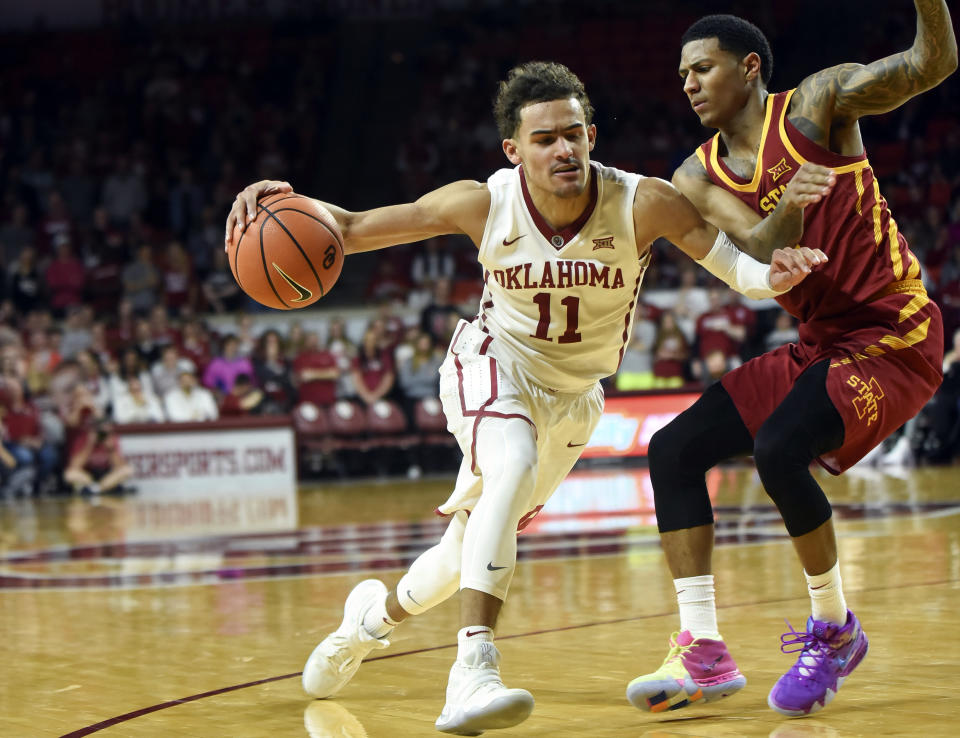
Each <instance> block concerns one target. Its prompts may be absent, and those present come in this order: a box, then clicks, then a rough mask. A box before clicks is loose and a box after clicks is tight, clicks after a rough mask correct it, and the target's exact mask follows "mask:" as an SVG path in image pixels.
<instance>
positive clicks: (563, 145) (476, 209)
mask: <svg viewBox="0 0 960 738" xmlns="http://www.w3.org/2000/svg"><path fill="white" fill-rule="evenodd" d="M592 113H593V110H592V108H591V106H590V102H589V99H588V98H587V95H586V93H585V91H584V88H583V85H582V83H581V82H580V80H579V79H577V77H576V76H575V75H574V74H572V73H571V72H570V70H568V69H567V68H566V67H564V66H562V65H560V64H554V63H545V62H532V63H528V64H525V65H522V66H520V67H517V68H515V69H514V70H512V71H511V72H510V74H509V77H508V79H507V80H506V81H505V82H502V83H501V85H500V90H499V94H498V98H497V101H496V105H495V114H496V117H497V122H498V125H499V128H500V132H501V134H502V136H503V151H504V153H505V154H506V156H507V159H509V160H510V162H511V163H512V164H513V165H514V167H513V168H511V169H502V170H500V171H498V172H496V173H495V174H494V175H493V176H491V177H490V178H489V180H487V182H486V183H480V182H472V181H461V182H455V183H453V184H450V185H447V186H445V187H441V188H440V189H438V190H435V191H434V192H431V193H429V194H427V195H424V196H423V197H421V198H420V199H419V200H417V201H416V202H414V203H410V204H406V205H394V206H389V207H383V208H376V209H374V210H369V211H366V212H358V213H355V212H348V211H346V210H343V209H342V208H338V207H336V206H334V205H330V204H326V203H324V206H325V207H326V208H328V209H329V210H330V212H332V213H333V215H334V217H335V218H336V220H337V222H338V224H339V226H340V228H341V230H342V232H343V237H344V247H345V251H346V253H348V254H350V253H357V252H361V251H370V250H373V249H380V248H385V247H387V246H393V245H396V244H402V243H409V242H412V241H419V240H423V239H428V238H432V237H433V236H439V235H443V234H465V235H467V236H469V237H470V238H471V239H472V240H473V242H474V243H475V244H476V245H477V248H478V249H479V253H478V259H479V261H480V264H481V265H482V266H483V269H484V283H485V286H484V292H483V298H482V300H481V304H480V310H479V314H478V316H477V317H476V318H475V319H474V320H473V321H470V322H467V321H461V322H460V324H459V326H458V327H457V329H456V332H455V335H454V337H453V339H452V341H451V344H450V347H449V350H448V352H447V357H446V360H445V361H444V363H443V366H442V367H441V369H440V395H441V400H442V402H443V408H444V412H445V414H446V416H447V421H448V427H449V429H450V430H451V431H452V432H453V433H454V434H455V435H456V437H457V440H458V441H459V444H460V448H461V449H462V450H463V453H464V459H463V464H462V466H461V467H460V473H459V475H458V477H457V482H456V485H455V488H454V490H453V493H452V494H451V496H450V498H449V499H448V500H447V501H446V502H445V503H444V504H443V505H441V506H440V508H439V509H440V511H441V512H443V513H445V514H447V515H449V516H450V524H449V527H448V528H447V530H446V532H445V533H444V535H443V537H442V538H441V540H440V542H439V543H438V544H437V545H436V546H434V547H433V548H431V549H429V550H428V551H426V552H425V553H423V554H422V555H421V556H420V557H419V558H418V559H417V560H416V561H415V562H414V563H413V565H412V566H411V567H410V569H409V571H407V573H406V574H404V575H403V577H402V578H401V579H400V581H399V583H398V584H397V586H396V587H395V588H394V589H393V590H391V591H389V592H388V591H387V588H386V587H385V586H384V584H383V583H381V582H380V581H377V580H372V579H371V580H367V581H364V582H361V583H360V584H358V585H357V586H356V587H355V588H354V590H353V591H352V592H351V593H350V595H349V597H347V601H346V604H345V606H344V620H343V623H342V624H341V626H340V627H339V628H338V629H337V630H336V631H335V632H334V633H332V634H331V635H329V636H328V637H327V638H326V639H325V640H324V641H323V642H321V643H320V645H318V646H317V647H316V649H315V650H314V651H313V653H312V654H311V655H310V658H309V660H308V661H307V664H306V666H305V667H304V672H303V686H304V689H305V690H306V691H307V692H308V693H309V694H311V695H312V696H314V697H319V698H324V697H330V696H332V695H333V694H335V693H336V692H337V691H339V690H340V689H341V688H342V687H343V686H344V685H345V684H346V683H347V682H348V681H349V680H350V679H351V677H353V675H354V674H355V673H356V671H357V669H358V668H359V666H360V662H361V660H362V659H363V658H364V657H365V656H366V655H367V654H368V653H370V651H371V650H372V649H374V648H384V647H386V646H387V645H389V643H388V641H387V637H388V636H389V635H390V632H391V631H392V630H393V628H394V627H395V626H396V625H397V624H398V623H400V622H401V621H402V620H404V619H406V618H407V617H409V616H410V615H418V614H420V613H423V612H425V611H426V610H429V609H430V608H431V607H434V606H435V605H437V604H439V603H440V602H442V601H444V600H446V599H447V598H448V597H450V596H451V595H452V594H454V593H455V592H457V590H459V591H460V610H461V625H462V628H461V630H460V632H459V634H458V637H457V640H458V645H459V650H458V652H457V659H456V662H455V663H454V664H453V667H452V668H451V670H450V676H449V681H448V686H447V694H446V705H445V706H444V708H443V710H442V712H441V714H440V717H439V718H438V719H437V721H436V727H437V729H438V730H440V731H443V732H446V733H455V734H459V735H478V734H479V733H480V732H481V731H483V730H488V729H493V728H505V727H509V726H512V725H516V724H517V723H519V722H521V721H523V720H525V719H526V718H527V717H528V716H529V715H530V713H531V711H532V710H533V697H532V696H531V695H530V693H529V692H527V691H526V690H523V689H508V688H507V687H505V686H504V684H503V682H502V681H501V679H500V671H499V663H500V653H499V652H498V650H497V649H496V647H495V646H494V642H493V628H494V625H495V624H496V621H497V615H498V614H499V612H500V607H501V605H502V604H503V601H504V599H505V597H506V595H507V590H508V588H509V586H510V581H511V579H512V578H513V572H514V567H515V564H516V555H517V541H516V536H517V531H518V530H520V529H522V528H523V527H524V526H525V525H526V524H527V523H529V521H530V520H531V519H532V518H533V516H534V515H536V514H537V512H538V511H539V510H540V508H541V507H542V506H543V505H544V503H546V501H547V500H548V499H549V497H550V495H551V494H552V493H553V491H554V490H555V489H556V488H557V486H558V485H559V484H560V482H561V481H562V480H563V478H564V477H565V476H566V475H567V472H569V471H570V469H571V468H572V467H573V465H574V463H575V462H576V460H577V458H578V457H579V456H580V452H581V451H582V450H583V447H584V446H585V444H586V443H587V441H588V440H589V438H590V434H591V433H592V432H593V429H594V426H595V425H596V423H597V421H598V420H599V418H600V415H601V413H602V410H603V391H602V389H601V387H600V383H599V380H600V379H602V378H603V377H606V376H609V375H611V374H613V373H614V372H615V371H616V370H617V366H618V364H619V362H620V358H621V357H622V355H623V350H624V348H625V347H626V342H627V338H628V336H630V334H631V329H632V322H633V315H634V307H635V305H636V301H637V295H638V292H639V290H640V282H641V280H642V278H643V273H644V270H645V269H646V267H647V265H648V263H649V261H650V245H651V243H652V242H653V241H654V240H655V239H656V238H659V237H661V236H662V237H665V238H667V239H669V240H670V241H672V242H673V243H675V244H676V245H677V246H679V247H680V248H681V249H682V250H683V251H684V252H686V253H687V254H689V255H690V256H691V257H693V258H694V259H696V260H698V262H699V263H700V264H702V265H703V266H704V267H706V268H707V269H709V270H710V271H711V272H713V273H714V274H716V275H717V276H718V277H720V278H721V279H723V280H724V281H725V282H727V283H728V284H730V285H731V286H732V287H734V288H735V289H737V290H739V291H740V292H742V293H743V294H745V295H747V296H751V297H758V298H759V297H766V296H772V295H774V294H778V293H779V292H782V291H785V290H788V289H789V288H790V287H792V286H793V285H794V284H797V283H798V282H800V281H801V280H802V279H803V278H804V277H805V276H806V275H807V274H808V273H809V272H810V270H811V269H812V268H814V267H815V266H816V265H817V264H819V263H822V262H825V261H826V257H825V256H824V255H823V253H822V252H820V251H818V250H810V249H806V248H797V249H789V250H778V251H776V252H775V255H774V258H773V260H772V263H771V264H770V265H769V266H768V265H764V264H760V263H759V262H755V261H753V260H752V259H750V258H749V257H747V256H746V255H745V254H743V253H741V252H740V251H739V250H737V249H736V247H735V246H734V245H733V243H732V242H731V239H730V238H728V237H727V235H726V234H724V233H720V232H718V231H717V229H716V228H714V227H713V226H712V225H710V224H709V223H707V222H705V221H704V220H703V219H702V218H701V217H700V215H699V213H698V212H697V210H696V209H695V208H694V207H693V206H692V205H691V204H690V202H689V201H688V200H687V199H686V198H684V197H683V196H682V195H681V194H680V193H679V192H678V191H677V190H676V189H674V187H673V186H672V185H671V184H670V183H668V182H665V181H662V180H659V179H653V178H645V177H641V176H639V175H636V174H629V173H627V172H622V171H619V170H617V169H611V168H608V167H603V166H600V165H598V164H596V163H591V161H590V151H591V150H592V149H593V146H594V142H595V140H596V128H595V126H594V125H592V124H591V116H592ZM798 176H800V175H798ZM795 181H796V180H795ZM791 187H793V185H791ZM828 189H829V188H828V187H823V186H819V185H816V186H815V185H812V184H811V185H805V184H804V178H803V177H801V178H800V181H799V182H798V183H797V186H796V187H795V188H794V190H793V192H792V193H789V194H787V193H785V195H784V197H785V198H786V199H787V200H789V199H791V198H792V199H794V200H795V201H796V202H800V203H805V202H813V201H816V200H818V199H819V198H820V197H822V196H823V195H825V194H826V192H827V190H828ZM288 191H290V186H289V185H288V184H287V183H285V182H269V181H264V182H259V183H256V184H254V185H250V186H249V187H247V188H246V189H245V190H244V191H243V192H241V193H240V195H238V197H237V200H236V202H235V204H234V207H233V209H232V210H231V213H230V216H229V218H228V220H227V234H231V233H232V232H233V228H234V225H235V224H236V223H241V224H247V223H249V222H250V221H251V220H252V218H253V214H254V213H255V211H256V202H257V199H258V198H259V197H262V196H265V195H268V194H273V193H276V192H288ZM731 197H732V196H731ZM790 218H794V219H795V220H794V221H791V220H790ZM757 220H758V221H759V216H758V217H757ZM798 225H799V226H801V227H802V223H801V221H800V217H799V216H796V215H795V216H789V217H787V218H784V219H782V220H781V219H778V218H777V217H776V214H774V216H771V217H769V218H767V220H766V221H764V222H762V223H753V224H745V225H744V228H743V231H742V232H740V233H735V234H731V235H732V236H733V237H734V238H736V239H738V240H739V239H742V241H741V242H743V241H749V240H750V239H759V240H760V241H762V242H765V243H771V244H782V245H786V242H787V239H788V238H789V236H787V235H785V234H788V233H792V234H793V238H799V229H798ZM228 238H229V236H228Z"/></svg>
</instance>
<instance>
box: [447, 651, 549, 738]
mask: <svg viewBox="0 0 960 738" xmlns="http://www.w3.org/2000/svg"><path fill="white" fill-rule="evenodd" d="M531 712H533V695H532V694H530V693H529V692H528V691H527V690H525V689H507V688H506V687H505V686H504V684H503V682H502V681H501V680H500V652H499V651H497V647H496V646H494V645H493V644H492V643H478V644H476V646H475V647H474V648H472V649H471V650H470V651H468V652H467V655H466V657H465V658H464V661H459V660H458V661H456V662H455V663H454V665H453V666H452V667H451V669H450V681H449V682H447V704H445V705H444V706H443V712H441V713H440V717H438V718H437V722H436V726H437V730H439V731H440V732H441V733H453V734H455V735H480V734H481V733H482V732H483V731H484V730H493V729H496V728H509V727H511V726H513V725H517V724H519V723H522V722H523V721H524V720H526V719H527V718H528V717H530V713H531Z"/></svg>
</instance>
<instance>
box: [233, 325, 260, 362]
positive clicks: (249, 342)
mask: <svg viewBox="0 0 960 738" xmlns="http://www.w3.org/2000/svg"><path fill="white" fill-rule="evenodd" d="M236 335H237V353H238V354H240V356H249V357H250V358H253V354H254V352H255V351H256V350H257V337H256V335H255V334H254V327H253V318H251V317H250V316H249V315H241V316H240V319H239V320H238V321H237V334H236Z"/></svg>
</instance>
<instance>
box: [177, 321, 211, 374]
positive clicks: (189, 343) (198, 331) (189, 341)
mask: <svg viewBox="0 0 960 738" xmlns="http://www.w3.org/2000/svg"><path fill="white" fill-rule="evenodd" d="M180 355H181V356H184V357H186V358H188V359H190V361H192V362H193V364H194V366H196V367H197V375H198V376H199V375H200V374H201V373H202V372H204V371H206V368H207V364H209V363H210V359H211V355H210V339H209V337H208V336H207V332H206V329H205V328H204V326H203V323H201V322H200V321H199V320H190V321H187V322H186V323H184V324H183V332H182V333H181V336H180Z"/></svg>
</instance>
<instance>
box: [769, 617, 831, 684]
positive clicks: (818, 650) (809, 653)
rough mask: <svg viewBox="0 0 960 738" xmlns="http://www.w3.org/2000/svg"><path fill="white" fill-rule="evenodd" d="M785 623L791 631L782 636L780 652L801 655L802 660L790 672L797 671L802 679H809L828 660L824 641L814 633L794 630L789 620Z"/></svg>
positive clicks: (799, 659) (798, 660)
mask: <svg viewBox="0 0 960 738" xmlns="http://www.w3.org/2000/svg"><path fill="white" fill-rule="evenodd" d="M784 622H785V623H786V624H787V627H788V628H789V629H790V630H788V631H787V632H786V633H784V634H783V635H781V636H780V651H781V652H783V653H799V654H800V658H798V659H797V663H795V664H794V665H793V666H792V667H791V668H790V671H795V672H797V673H798V674H799V675H800V676H802V677H809V676H810V675H811V674H812V673H813V671H814V669H815V668H816V667H817V666H819V665H820V662H821V661H822V660H823V659H824V658H826V656H827V654H828V649H827V648H824V647H823V645H824V644H823V641H822V640H821V639H820V638H818V637H817V636H816V635H814V634H813V633H810V632H808V631H804V632H802V633H800V632H798V631H796V630H794V629H793V626H792V625H790V621H789V620H785V621H784ZM787 646H796V648H787Z"/></svg>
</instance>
